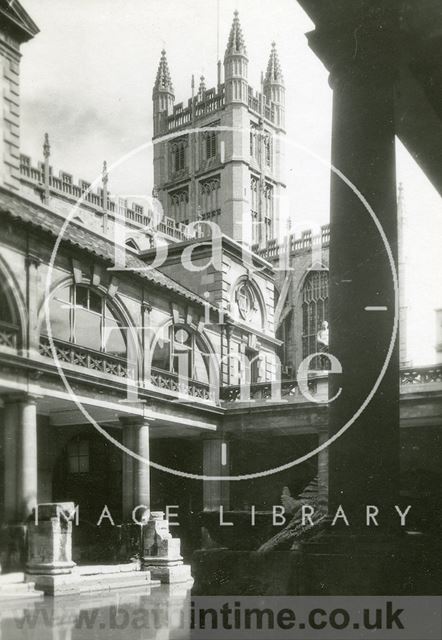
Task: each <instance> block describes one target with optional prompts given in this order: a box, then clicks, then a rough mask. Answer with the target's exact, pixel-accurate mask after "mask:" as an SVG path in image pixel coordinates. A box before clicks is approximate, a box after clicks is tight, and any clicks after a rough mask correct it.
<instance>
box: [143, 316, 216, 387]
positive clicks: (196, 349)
mask: <svg viewBox="0 0 442 640" xmlns="http://www.w3.org/2000/svg"><path fill="white" fill-rule="evenodd" d="M209 357H210V356H209V353H208V350H207V348H206V347H205V345H204V342H203V340H202V339H201V338H200V336H199V335H198V334H196V333H195V331H192V330H191V329H190V328H189V327H187V326H186V325H181V324H179V325H172V326H170V327H169V328H168V330H167V333H166V335H165V336H161V337H160V338H159V339H158V341H157V343H156V345H155V348H154V351H153V354H152V367H154V368H157V369H163V370H164V371H172V372H173V373H176V374H177V375H179V376H181V377H184V378H189V379H192V380H198V381H199V382H205V383H207V384H208V382H209Z"/></svg>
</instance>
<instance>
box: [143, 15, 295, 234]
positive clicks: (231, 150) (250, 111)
mask: <svg viewBox="0 0 442 640" xmlns="http://www.w3.org/2000/svg"><path fill="white" fill-rule="evenodd" d="M248 64H249V58H248V53H247V49H246V44H245V39H244V35H243V32H242V29H241V25H240V21H239V17H238V12H235V16H234V19H233V24H232V27H231V30H230V35H229V39H228V42H227V47H226V51H225V55H224V64H223V65H222V64H221V62H220V61H219V62H218V72H217V75H218V81H217V86H216V87H213V88H209V89H208V88H207V87H206V83H205V78H204V77H203V76H202V77H201V78H200V82H199V86H195V83H194V80H193V79H192V96H191V97H190V98H189V100H188V101H187V104H184V103H183V102H180V103H175V93H174V88H173V83H172V76H171V73H170V70H169V65H168V62H167V58H166V52H165V51H164V50H163V51H162V53H161V59H160V63H159V66H158V71H157V76H156V81H155V85H154V88H153V96H152V97H153V113H154V116H153V117H154V135H153V140H154V184H155V189H156V191H157V193H158V197H159V199H160V201H161V203H162V206H163V208H164V211H165V213H166V215H167V216H169V217H171V218H173V219H174V220H175V222H176V223H184V224H187V223H189V222H192V221H196V220H207V221H211V222H216V223H217V224H218V225H219V226H220V228H221V231H222V232H223V233H224V234H225V235H227V236H229V237H231V238H233V239H234V240H236V241H238V242H241V243H244V244H246V245H248V246H252V245H259V246H263V245H265V243H266V242H267V241H268V240H270V239H271V238H273V237H275V236H276V235H277V233H278V222H279V219H280V213H281V196H282V195H283V193H284V190H285V183H284V177H283V167H284V159H283V139H284V135H285V129H284V127H285V122H284V120H285V118H284V115H285V114H284V109H285V107H284V102H285V87H284V79H283V76H282V72H281V66H280V63H279V59H278V54H277V51H276V47H275V44H274V43H273V44H272V48H271V52H270V57H269V61H268V66H267V70H266V73H265V74H262V80H261V88H260V91H256V90H254V89H253V88H252V87H251V86H250V84H249V82H248ZM222 67H223V70H224V74H223V75H222ZM223 76H224V77H223Z"/></svg>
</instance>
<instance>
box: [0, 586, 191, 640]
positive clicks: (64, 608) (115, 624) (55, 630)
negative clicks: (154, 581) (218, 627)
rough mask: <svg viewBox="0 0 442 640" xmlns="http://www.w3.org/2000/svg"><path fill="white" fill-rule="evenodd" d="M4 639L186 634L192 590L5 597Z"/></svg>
mask: <svg viewBox="0 0 442 640" xmlns="http://www.w3.org/2000/svg"><path fill="white" fill-rule="evenodd" d="M0 619H1V622H0V639H1V640H31V638H32V640H49V639H50V640H52V639H53V640H92V639H94V640H101V639H103V640H104V639H106V640H121V639H122V638H123V639H124V640H135V639H137V640H141V639H142V640H147V639H152V640H169V639H170V640H172V639H173V640H186V639H187V638H189V637H190V632H189V627H190V590H189V589H188V588H186V585H184V584H183V585H170V586H167V585H163V586H162V587H157V588H153V589H151V590H150V589H149V588H144V589H143V590H142V591H140V589H137V590H136V591H135V590H133V589H126V590H122V591H121V592H120V593H116V592H115V591H112V592H109V593H107V594H99V595H98V594H89V595H86V594H85V595H82V596H74V597H70V596H64V597H60V598H44V599H41V600H27V601H26V600H24V601H23V600H22V601H20V602H17V601H14V602H13V601H12V600H11V601H9V602H8V601H2V602H1V610H0Z"/></svg>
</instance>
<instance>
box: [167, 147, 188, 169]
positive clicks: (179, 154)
mask: <svg viewBox="0 0 442 640" xmlns="http://www.w3.org/2000/svg"><path fill="white" fill-rule="evenodd" d="M186 146H187V142H186V140H184V139H181V140H177V141H175V142H173V143H172V145H171V150H172V170H173V171H174V172H175V173H176V172H177V171H182V170H183V169H184V168H185V166H186Z"/></svg>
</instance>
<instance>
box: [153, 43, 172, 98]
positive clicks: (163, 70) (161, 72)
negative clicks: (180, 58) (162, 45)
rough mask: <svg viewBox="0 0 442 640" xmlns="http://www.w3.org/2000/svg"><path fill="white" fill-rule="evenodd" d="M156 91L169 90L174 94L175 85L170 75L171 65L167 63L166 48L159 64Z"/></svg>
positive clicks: (162, 52)
mask: <svg viewBox="0 0 442 640" xmlns="http://www.w3.org/2000/svg"><path fill="white" fill-rule="evenodd" d="M154 91H168V92H169V93H172V94H173V85H172V80H171V77H170V71H169V65H168V63H167V58H166V51H165V49H163V50H162V51H161V58H160V62H159V65H158V71H157V77H156V80H155V85H154Z"/></svg>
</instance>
